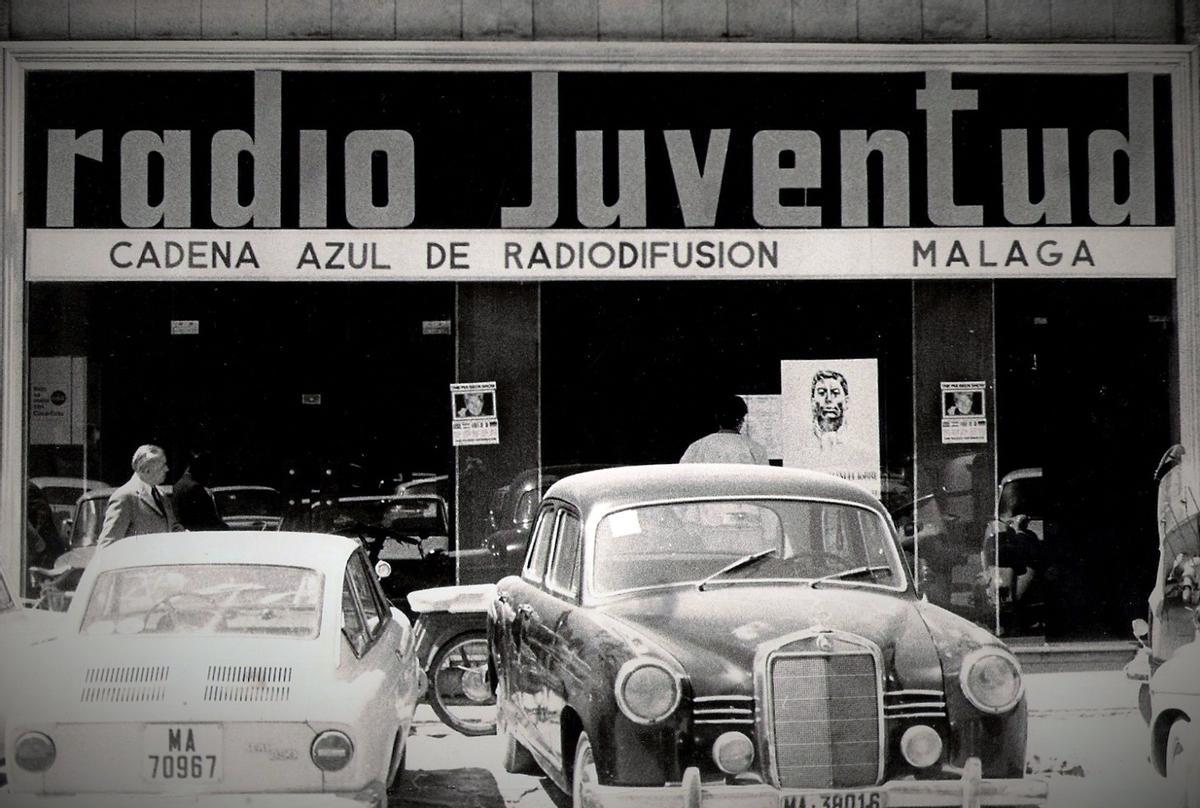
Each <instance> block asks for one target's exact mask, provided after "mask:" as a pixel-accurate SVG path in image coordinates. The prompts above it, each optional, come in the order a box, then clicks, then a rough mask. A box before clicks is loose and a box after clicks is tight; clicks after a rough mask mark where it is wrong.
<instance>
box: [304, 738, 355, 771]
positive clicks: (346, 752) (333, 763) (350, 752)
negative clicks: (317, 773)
mask: <svg viewBox="0 0 1200 808" xmlns="http://www.w3.org/2000/svg"><path fill="white" fill-rule="evenodd" d="M309 754H310V755H311V756H312V762H313V764H314V765H316V767H317V768H318V769H320V770H321V771H326V772H336V771H338V770H339V769H344V768H345V767H346V764H348V763H349V762H350V758H352V757H354V743H353V742H352V741H351V740H350V736H349V735H347V734H346V733H344V732H338V731H337V730H336V729H330V730H326V731H325V732H322V733H321V734H320V735H318V736H317V737H316V738H314V739H313V742H312V749H311V750H310V752H309Z"/></svg>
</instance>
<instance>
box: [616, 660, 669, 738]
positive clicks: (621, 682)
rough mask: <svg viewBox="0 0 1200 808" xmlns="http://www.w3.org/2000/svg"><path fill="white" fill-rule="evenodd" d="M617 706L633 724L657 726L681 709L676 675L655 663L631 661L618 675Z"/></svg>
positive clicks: (651, 661)
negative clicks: (656, 724) (679, 707)
mask: <svg viewBox="0 0 1200 808" xmlns="http://www.w3.org/2000/svg"><path fill="white" fill-rule="evenodd" d="M615 690H616V695H617V706H618V707H620V708H621V712H623V713H625V715H626V717H627V718H629V720H630V721H633V722H634V723H637V724H654V723H657V722H659V721H661V720H663V719H664V718H666V717H667V716H669V715H670V714H671V713H673V712H675V708H676V707H678V706H679V683H678V682H677V681H676V680H675V674H674V673H672V672H671V671H670V670H668V669H667V668H666V666H664V665H663V664H662V663H661V662H659V661H658V660H655V659H644V658H642V659H631V660H629V661H628V662H626V663H625V664H624V665H622V666H621V670H619V671H617V681H616V687H615Z"/></svg>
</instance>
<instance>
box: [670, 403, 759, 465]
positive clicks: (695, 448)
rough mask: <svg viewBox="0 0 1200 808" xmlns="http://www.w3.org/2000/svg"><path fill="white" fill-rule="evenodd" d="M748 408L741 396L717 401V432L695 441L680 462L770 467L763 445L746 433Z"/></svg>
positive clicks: (715, 414) (715, 413)
mask: <svg viewBox="0 0 1200 808" xmlns="http://www.w3.org/2000/svg"><path fill="white" fill-rule="evenodd" d="M747 412H748V409H747V407H746V402H745V401H744V400H743V399H742V397H741V396H735V395H733V394H729V395H725V396H722V397H721V398H720V400H718V402H717V407H716V411H715V412H714V413H713V414H714V416H715V418H716V426H717V431H716V432H713V433H710V434H708V435H705V436H704V437H703V438H700V439H699V440H696V441H693V442H692V444H691V445H690V446H688V447H687V451H685V452H684V453H683V457H681V458H679V462H680V463H754V464H758V465H763V466H765V465H768V464H769V463H770V461H769V459H768V458H767V450H766V449H765V448H763V446H762V444H760V443H758V442H757V441H755V440H753V439H751V438H749V437H747V436H746V435H743V434H742V425H743V424H744V423H745V422H746V413H747Z"/></svg>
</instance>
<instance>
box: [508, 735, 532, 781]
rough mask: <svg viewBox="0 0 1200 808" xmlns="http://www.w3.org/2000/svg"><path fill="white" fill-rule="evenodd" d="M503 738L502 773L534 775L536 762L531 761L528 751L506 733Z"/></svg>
mask: <svg viewBox="0 0 1200 808" xmlns="http://www.w3.org/2000/svg"><path fill="white" fill-rule="evenodd" d="M503 738H504V759H503V760H502V761H501V765H502V766H504V771H506V772H508V773H509V774H536V773H537V771H538V765H537V761H536V760H534V759H533V755H531V754H530V753H529V750H528V749H526V748H525V747H524V745H523V744H522V743H521V742H520V741H518V740H517V739H516V738H514V737H513V736H512V735H509V734H508V733H505V734H504V735H503Z"/></svg>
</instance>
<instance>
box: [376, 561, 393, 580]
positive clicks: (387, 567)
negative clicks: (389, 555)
mask: <svg viewBox="0 0 1200 808" xmlns="http://www.w3.org/2000/svg"><path fill="white" fill-rule="evenodd" d="M375 574H376V575H378V576H379V577H380V579H383V578H386V577H388V576H389V575H391V574H392V565H391V564H389V563H387V562H386V561H384V560H382V559H380V560H379V561H376V562H375Z"/></svg>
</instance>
